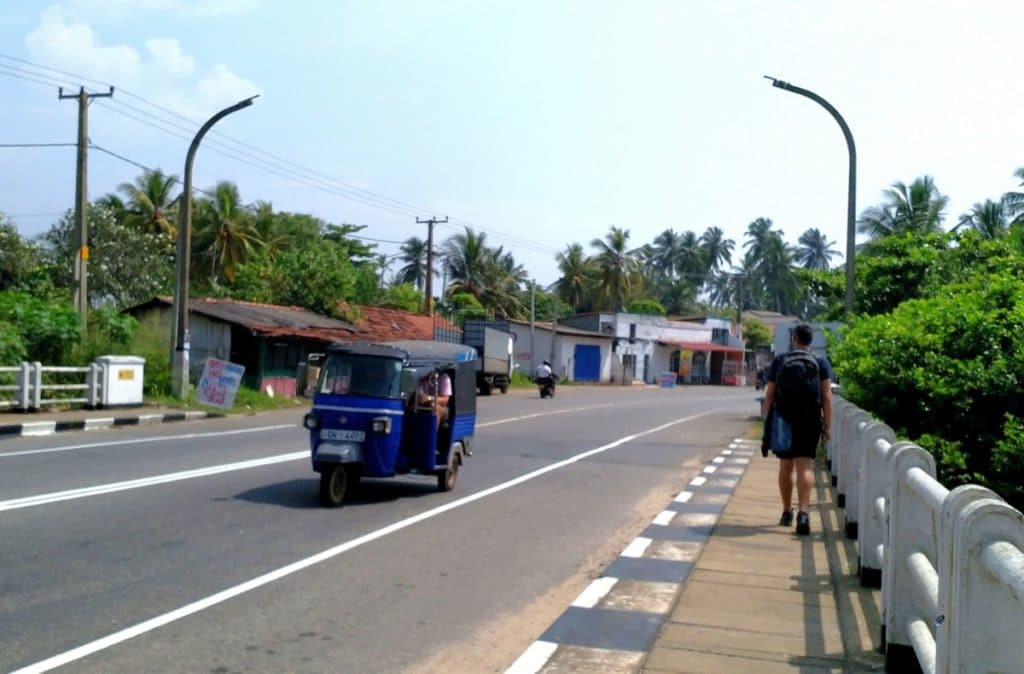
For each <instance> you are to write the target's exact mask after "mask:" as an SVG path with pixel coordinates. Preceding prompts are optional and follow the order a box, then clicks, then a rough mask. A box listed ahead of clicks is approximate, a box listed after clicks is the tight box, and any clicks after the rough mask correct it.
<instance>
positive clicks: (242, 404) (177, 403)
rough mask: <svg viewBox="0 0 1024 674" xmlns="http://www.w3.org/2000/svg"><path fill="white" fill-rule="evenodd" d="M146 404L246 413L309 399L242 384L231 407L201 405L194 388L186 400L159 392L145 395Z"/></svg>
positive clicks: (297, 405) (298, 404) (291, 406)
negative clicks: (281, 394)
mask: <svg viewBox="0 0 1024 674" xmlns="http://www.w3.org/2000/svg"><path fill="white" fill-rule="evenodd" d="M146 404H148V405H158V406H161V407H181V408H185V409H195V410H202V411H204V412H212V413H215V414H216V413H219V414H225V413H227V414H246V413H255V412H266V411H269V410H280V409H298V408H300V407H304V406H306V405H308V404H309V401H308V400H306V399H304V398H288V397H284V396H274V397H270V396H268V395H267V394H265V393H261V392H260V391H257V390H256V389H253V388H249V387H248V386H242V387H241V388H239V389H238V394H237V395H236V396H235V404H234V406H233V407H232V408H231V409H222V408H220V407H212V406H210V405H203V404H202V403H200V402H198V401H196V392H195V389H192V390H190V391H189V394H188V400H184V401H182V400H178V399H177V398H175V397H173V396H170V395H166V394H159V395H151V396H146Z"/></svg>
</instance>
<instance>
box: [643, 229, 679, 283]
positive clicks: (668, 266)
mask: <svg viewBox="0 0 1024 674" xmlns="http://www.w3.org/2000/svg"><path fill="white" fill-rule="evenodd" d="M681 243H682V237H680V235H679V233H678V232H676V231H675V230H674V229H671V228H669V229H666V230H665V231H664V232H662V233H661V234H659V235H658V236H656V237H654V243H653V245H650V244H648V245H645V246H643V247H642V248H640V249H638V250H637V254H638V257H639V258H640V259H641V260H643V263H644V268H645V269H646V268H649V266H653V267H654V271H656V272H657V274H661V275H664V276H666V277H668V278H675V276H676V274H677V273H678V271H679V261H680V259H681V258H682V246H681Z"/></svg>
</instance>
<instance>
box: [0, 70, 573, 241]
mask: <svg viewBox="0 0 1024 674" xmlns="http://www.w3.org/2000/svg"><path fill="white" fill-rule="evenodd" d="M0 59H6V60H8V61H12V62H15V63H18V64H22V65H24V66H29V67H31V68H35V69H37V70H42V71H46V72H50V73H56V74H58V75H63V76H65V77H71V78H75V79H76V80H80V81H85V82H91V83H93V84H98V85H102V86H104V87H109V86H112V85H111V84H110V83H108V82H104V81H101V80H97V79H93V78H88V77H84V76H82V75H78V74H76V73H71V72H68V71H65V70H60V69H57V68H51V67H49V66H44V65H42V64H38V63H33V62H32V61H28V60H26V59H22V58H18V57H15V56H11V55H9V54H3V53H0ZM3 69H10V70H14V71H15V73H4V71H3ZM46 72H42V73H41V72H35V71H33V70H28V69H26V68H21V67H18V66H8V65H4V64H0V74H9V75H11V76H13V77H19V78H20V79H25V80H29V81H33V82H38V83H40V84H46V85H48V86H62V85H70V84H71V83H70V82H69V81H67V80H63V79H60V78H56V77H54V76H52V75H48V74H46ZM16 73H17V74H16ZM39 78H46V80H43V79H39ZM118 91H119V92H120V93H121V94H122V95H124V96H127V97H129V98H132V99H135V100H137V101H139V102H140V103H143V104H145V105H148V106H150V107H152V108H154V109H156V110H160V111H161V112H163V113H165V114H166V115H170V116H172V117H175V118H178V119H180V120H183V121H185V122H188V123H189V124H191V125H194V126H196V127H197V126H198V125H199V124H198V123H197V122H196V121H195V120H193V119H191V118H189V117H187V116H185V115H182V114H181V113H178V112H176V111H174V110H172V109H170V108H167V107H165V106H162V105H160V104H158V103H154V102H152V101H149V100H147V99H145V98H143V97H142V96H139V95H138V94H135V93H133V92H131V91H128V90H126V89H123V88H118ZM115 104H116V105H119V106H123V107H126V108H127V109H129V110H132V111H133V112H137V113H139V114H142V115H145V117H138V116H135V115H132V114H130V113H127V112H125V111H123V110H118V109H115V108H114V107H112V106H106V105H105V106H104V107H106V108H107V109H109V110H111V111H113V112H115V113H117V114H120V115H122V116H124V117H128V118H129V119H133V120H135V121H137V122H139V123H141V124H145V125H148V126H150V127H152V128H155V129H158V130H160V131H162V132H164V133H168V134H170V135H172V136H175V137H177V138H180V139H182V140H185V141H190V140H191V138H190V137H188V136H184V135H181V133H179V131H184V132H186V133H189V134H191V133H192V128H190V127H184V126H182V125H181V124H179V123H177V122H173V121H171V120H168V119H166V118H163V117H160V116H157V115H154V114H150V113H149V112H148V111H144V110H141V109H140V108H138V107H136V106H131V105H129V104H127V103H124V102H123V101H116V100H115ZM167 127H171V128H167ZM210 135H211V136H215V137H217V138H223V139H224V140H225V141H228V142H230V143H234V144H235V145H238V146H241V147H242V148H246V149H248V150H251V152H245V151H244V150H240V149H238V148H227V147H224V145H223V143H217V142H216V141H214V142H213V143H210V144H209V145H210V149H211V150H212V151H214V152H217V153H219V154H221V155H224V156H226V157H229V158H231V159H234V160H235V161H239V162H241V163H243V164H246V165H248V166H251V167H253V168H256V169H259V170H262V171H265V172H267V173H270V174H272V175H276V176H278V177H282V178H286V179H289V180H295V181H296V182H299V183H300V184H303V185H305V186H307V187H311V188H313V189H318V190H320V191H323V192H327V193H330V194H333V195H335V196H340V197H342V198H345V199H349V200H351V201H355V202H357V203H360V204H362V205H364V206H369V207H371V208H377V209H379V210H384V211H388V212H391V213H394V214H397V215H405V216H418V215H420V214H423V213H432V212H433V209H428V208H423V207H420V206H416V205H414V204H409V203H407V202H404V201H400V200H398V199H393V198H391V197H388V196H385V195H382V194H378V193H376V192H373V191H371V190H367V189H364V188H361V187H357V186H355V185H350V184H348V183H345V182H343V181H340V180H337V179H335V178H332V177H330V176H328V175H327V174H324V173H321V172H319V171H316V170H314V169H310V168H308V167H305V166H302V165H301V164H298V163H296V162H293V161H291V160H288V159H286V158H284V157H280V156H278V155H275V154H273V153H271V152H268V151H266V150H262V149H260V148H258V147H256V146H254V145H251V144H249V143H246V142H244V141H241V140H238V139H235V138H232V137H230V136H228V135H226V134H223V133H220V132H217V131H213V132H211V134H210ZM252 152H255V153H258V154H259V155H263V156H265V157H270V158H271V159H272V160H273V161H269V160H267V159H262V158H260V157H258V156H254V155H253V154H252ZM239 154H241V155H244V156H245V157H248V158H249V159H247V158H243V157H242V156H239ZM282 164H283V165H285V166H282ZM286 166H288V167H292V168H290V169H289V168H286ZM296 171H299V172H301V173H303V174H305V175H296V174H295V172H296ZM451 221H452V222H453V223H458V224H461V225H462V226H465V227H470V228H472V229H476V230H479V231H481V232H486V233H487V234H490V235H491V236H492V237H494V238H495V239H499V240H502V241H505V242H507V243H509V244H512V245H515V246H518V247H521V248H526V249H528V250H530V251H531V252H535V253H545V254H546V253H555V252H558V250H559V249H557V248H555V247H552V246H549V245H546V244H544V243H541V242H538V241H533V240H531V239H526V238H524V237H518V236H515V235H511V234H505V233H503V232H500V231H498V230H495V229H492V228H490V227H483V226H481V225H478V224H475V223H472V222H469V221H467V220H464V219H459V218H454V217H453V218H452V219H451ZM449 228H450V229H453V230H456V231H457V230H458V228H457V227H452V226H449Z"/></svg>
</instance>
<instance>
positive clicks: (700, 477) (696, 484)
mask: <svg viewBox="0 0 1024 674" xmlns="http://www.w3.org/2000/svg"><path fill="white" fill-rule="evenodd" d="M707 481H708V479H707V478H706V477H704V476H703V475H698V476H697V477H695V478H693V479H692V480H690V484H692V485H693V486H694V487H699V486H701V485H702V484H704V483H705V482H707Z"/></svg>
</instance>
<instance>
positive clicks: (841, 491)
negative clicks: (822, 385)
mask: <svg viewBox="0 0 1024 674" xmlns="http://www.w3.org/2000/svg"><path fill="white" fill-rule="evenodd" d="M851 407H852V408H853V409H852V410H851V412H850V413H849V414H848V415H847V417H846V426H845V430H844V431H843V437H844V438H845V445H844V447H843V456H842V459H841V460H840V462H839V473H838V475H837V476H836V477H838V481H837V482H836V505H838V506H839V507H840V508H845V507H847V506H846V499H847V498H849V496H850V494H852V493H853V492H854V491H856V490H857V489H859V485H858V484H857V473H858V472H859V468H860V451H859V449H860V444H861V440H860V435H861V430H862V428H863V427H864V426H866V425H867V424H868V423H869V422H871V421H873V420H872V418H871V415H870V414H868V413H867V412H865V411H864V410H862V409H860V408H859V407H855V406H852V405H851ZM854 466H856V467H857V469H858V470H857V471H856V472H855V469H854Z"/></svg>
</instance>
